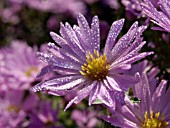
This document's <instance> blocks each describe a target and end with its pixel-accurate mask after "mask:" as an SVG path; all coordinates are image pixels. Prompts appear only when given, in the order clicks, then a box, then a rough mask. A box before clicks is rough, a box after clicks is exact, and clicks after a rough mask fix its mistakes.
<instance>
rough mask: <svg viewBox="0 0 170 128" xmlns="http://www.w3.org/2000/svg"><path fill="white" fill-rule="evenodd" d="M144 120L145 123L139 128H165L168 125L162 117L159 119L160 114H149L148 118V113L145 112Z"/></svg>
mask: <svg viewBox="0 0 170 128" xmlns="http://www.w3.org/2000/svg"><path fill="white" fill-rule="evenodd" d="M144 118H145V121H144V123H143V124H142V127H141V128H166V126H167V125H168V122H167V121H164V116H163V115H162V116H161V117H160V112H157V113H155V114H154V113H153V112H150V116H148V112H145V115H144Z"/></svg>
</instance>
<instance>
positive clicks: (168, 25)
mask: <svg viewBox="0 0 170 128" xmlns="http://www.w3.org/2000/svg"><path fill="white" fill-rule="evenodd" d="M158 5H159V6H160V11H158V10H157V9H156V8H155V7H154V6H153V5H152V3H151V2H150V1H149V0H145V4H142V6H143V12H144V13H145V14H146V15H148V16H149V17H150V18H151V19H152V22H154V23H155V24H157V25H159V26H160V27H162V28H163V30H164V31H167V32H170V1H169V0H159V2H158ZM155 29H157V30H162V29H161V28H155Z"/></svg>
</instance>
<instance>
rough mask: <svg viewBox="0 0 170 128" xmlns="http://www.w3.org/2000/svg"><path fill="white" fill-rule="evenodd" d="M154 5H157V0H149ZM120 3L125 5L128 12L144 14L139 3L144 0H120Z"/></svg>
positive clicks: (136, 14) (139, 15)
mask: <svg viewBox="0 0 170 128" xmlns="http://www.w3.org/2000/svg"><path fill="white" fill-rule="evenodd" d="M149 1H150V2H151V3H152V4H153V5H154V6H155V7H158V4H157V3H158V0H149ZM121 3H122V4H123V5H124V6H125V8H126V10H127V11H128V13H129V12H130V13H131V14H133V15H135V16H138V17H141V16H144V14H142V6H141V4H142V3H144V0H121Z"/></svg>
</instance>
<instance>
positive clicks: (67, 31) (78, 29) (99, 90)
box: [32, 14, 152, 109]
mask: <svg viewBox="0 0 170 128" xmlns="http://www.w3.org/2000/svg"><path fill="white" fill-rule="evenodd" d="M77 20H78V25H79V26H77V25H74V26H73V28H72V27H71V26H70V25H69V24H68V23H66V24H65V25H64V24H62V23H61V28H60V34H61V36H59V35H58V34H56V33H54V32H51V33H50V34H51V36H52V38H53V39H54V41H55V42H56V43H58V44H59V45H60V46H61V48H58V47H57V46H55V44H53V43H49V50H48V52H49V53H48V54H44V53H39V58H40V59H41V60H42V61H45V62H47V63H48V66H46V67H44V68H43V69H42V70H41V72H40V74H39V76H42V75H44V74H45V73H47V72H51V71H54V70H57V71H63V73H61V75H58V76H57V77H56V78H55V79H52V80H48V81H45V82H42V83H40V84H38V85H36V86H34V87H33V88H32V91H34V92H36V91H44V90H47V91H53V92H56V93H58V91H59V92H64V91H67V92H70V93H71V92H72V91H76V92H77V95H76V97H75V98H74V99H72V100H71V101H70V102H69V104H68V105H67V106H66V109H67V108H68V107H70V106H71V104H73V103H78V102H80V101H81V100H82V99H84V98H86V97H87V96H89V105H91V104H92V103H93V102H94V101H96V99H97V98H98V99H99V100H101V101H102V102H103V103H105V104H106V105H108V106H113V107H115V99H118V101H120V103H122V102H123V99H124V95H122V92H125V91H127V90H128V88H129V86H131V85H133V84H135V83H136V82H137V81H138V80H137V78H136V77H132V76H128V75H122V73H123V72H124V71H125V70H128V69H130V68H131V64H132V63H133V62H135V61H137V60H140V59H142V58H144V57H146V56H148V55H150V54H152V52H144V53H139V50H140V49H141V48H142V47H143V45H144V44H145V41H142V37H140V36H141V34H142V32H143V31H144V30H145V29H146V27H145V26H140V27H139V26H138V22H135V23H134V24H133V25H132V26H131V28H130V29H129V31H128V32H127V33H126V34H125V35H124V36H123V37H122V38H120V39H119V40H118V41H116V39H117V36H118V34H119V33H120V31H121V29H122V27H123V24H124V19H121V20H118V21H115V22H114V23H113V24H112V26H111V29H110V32H109V34H108V37H107V40H106V44H105V48H104V49H103V52H100V30H99V20H98V17H97V16H94V17H93V19H92V23H91V28H90V26H89V25H88V22H87V21H86V19H85V18H84V16H83V15H81V14H79V15H78V18H77ZM114 98H115V99H114Z"/></svg>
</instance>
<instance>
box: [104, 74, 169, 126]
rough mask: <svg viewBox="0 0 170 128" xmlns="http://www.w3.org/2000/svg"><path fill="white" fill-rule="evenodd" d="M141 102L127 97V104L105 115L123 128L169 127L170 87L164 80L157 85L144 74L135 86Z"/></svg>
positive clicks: (115, 124)
mask: <svg viewBox="0 0 170 128" xmlns="http://www.w3.org/2000/svg"><path fill="white" fill-rule="evenodd" d="M133 87H134V88H133V92H134V95H135V96H137V97H138V98H139V99H140V102H139V103H132V101H130V100H129V98H127V99H126V100H125V101H126V105H124V106H121V107H117V108H116V111H114V112H113V116H107V117H104V119H105V120H106V121H108V122H110V123H111V124H112V125H114V126H118V127H121V128H169V127H170V102H169V96H170V89H166V88H167V81H165V80H162V81H161V82H160V83H159V85H158V86H157V87H156V84H152V82H150V81H149V80H148V78H147V77H146V75H145V74H142V76H141V78H140V82H139V83H138V84H136V85H135V86H133Z"/></svg>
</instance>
